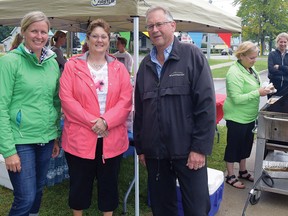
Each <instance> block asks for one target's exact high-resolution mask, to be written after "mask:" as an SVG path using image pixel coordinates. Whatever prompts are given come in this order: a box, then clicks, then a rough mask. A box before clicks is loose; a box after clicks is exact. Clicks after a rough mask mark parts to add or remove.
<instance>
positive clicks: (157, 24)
mask: <svg viewBox="0 0 288 216" xmlns="http://www.w3.org/2000/svg"><path fill="white" fill-rule="evenodd" d="M171 22H172V21H166V22H157V23H155V24H151V25H146V26H145V28H146V29H147V31H152V30H153V29H154V27H156V28H157V29H161V28H162V27H163V26H164V25H165V24H167V23H171Z"/></svg>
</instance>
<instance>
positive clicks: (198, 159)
mask: <svg viewBox="0 0 288 216" xmlns="http://www.w3.org/2000/svg"><path fill="white" fill-rule="evenodd" d="M205 159H206V156H205V155H203V154H199V153H197V152H192V151H191V152H190V154H189V156H188V160H187V164H186V166H188V167H189V169H194V170H197V169H201V168H202V167H204V166H205Z"/></svg>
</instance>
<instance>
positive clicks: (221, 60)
mask: <svg viewBox="0 0 288 216" xmlns="http://www.w3.org/2000/svg"><path fill="white" fill-rule="evenodd" d="M231 61H234V60H232V59H208V63H209V65H210V66H212V65H217V64H222V63H226V62H231Z"/></svg>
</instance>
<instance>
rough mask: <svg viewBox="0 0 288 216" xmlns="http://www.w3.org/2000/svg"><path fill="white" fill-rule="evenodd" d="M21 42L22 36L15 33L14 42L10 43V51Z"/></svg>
mask: <svg viewBox="0 0 288 216" xmlns="http://www.w3.org/2000/svg"><path fill="white" fill-rule="evenodd" d="M22 41H23V37H22V35H21V34H20V33H17V34H16V35H15V37H14V40H13V41H12V44H11V49H10V50H13V49H16V48H17V47H18V46H19V45H20V44H21V43H22Z"/></svg>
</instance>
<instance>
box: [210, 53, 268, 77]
mask: <svg viewBox="0 0 288 216" xmlns="http://www.w3.org/2000/svg"><path fill="white" fill-rule="evenodd" d="M209 64H210V63H209ZM217 64H220V63H217ZM254 66H255V68H256V70H257V71H258V72H260V71H263V70H267V68H268V62H267V59H266V58H261V59H259V60H257V61H256V63H255V65H254ZM229 68H230V66H227V67H222V68H216V69H213V70H212V76H213V78H225V77H226V73H227V72H228V70H229Z"/></svg>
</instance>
